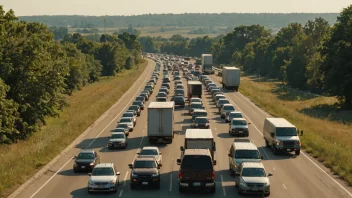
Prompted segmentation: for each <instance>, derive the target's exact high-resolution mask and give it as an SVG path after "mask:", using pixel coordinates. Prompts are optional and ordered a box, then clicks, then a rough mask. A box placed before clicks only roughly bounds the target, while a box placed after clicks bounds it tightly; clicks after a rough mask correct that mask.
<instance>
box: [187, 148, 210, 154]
mask: <svg viewBox="0 0 352 198" xmlns="http://www.w3.org/2000/svg"><path fill="white" fill-rule="evenodd" d="M184 155H210V152H209V149H186V150H185V152H184Z"/></svg>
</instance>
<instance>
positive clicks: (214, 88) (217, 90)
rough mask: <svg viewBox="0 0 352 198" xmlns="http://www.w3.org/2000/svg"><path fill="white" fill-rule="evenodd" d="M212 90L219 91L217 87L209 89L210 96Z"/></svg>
mask: <svg viewBox="0 0 352 198" xmlns="http://www.w3.org/2000/svg"><path fill="white" fill-rule="evenodd" d="M214 89H216V91H219V87H209V90H208V91H209V92H210V94H211V91H213V90H214Z"/></svg>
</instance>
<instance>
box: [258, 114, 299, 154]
mask: <svg viewBox="0 0 352 198" xmlns="http://www.w3.org/2000/svg"><path fill="white" fill-rule="evenodd" d="M263 135H264V140H265V145H266V147H268V148H270V147H271V148H272V149H273V153H274V154H277V153H278V151H287V152H291V151H295V154H296V155H299V154H300V151H301V141H300V140H299V136H298V131H297V129H296V127H295V126H294V125H293V124H291V123H290V122H288V121H287V120H286V119H284V118H265V121H264V129H263ZM302 135H303V131H302Z"/></svg>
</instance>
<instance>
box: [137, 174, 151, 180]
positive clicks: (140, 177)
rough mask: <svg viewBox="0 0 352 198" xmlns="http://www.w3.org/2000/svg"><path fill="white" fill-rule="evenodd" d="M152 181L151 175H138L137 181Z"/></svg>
mask: <svg viewBox="0 0 352 198" xmlns="http://www.w3.org/2000/svg"><path fill="white" fill-rule="evenodd" d="M151 179H152V176H151V175H138V180H139V181H149V180H151Z"/></svg>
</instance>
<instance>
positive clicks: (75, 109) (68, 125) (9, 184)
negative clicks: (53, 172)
mask: <svg viewBox="0 0 352 198" xmlns="http://www.w3.org/2000/svg"><path fill="white" fill-rule="evenodd" d="M147 64H148V61H145V62H144V63H142V64H141V65H139V66H138V67H134V68H133V69H131V70H126V71H123V72H122V73H120V74H118V75H117V76H115V77H110V78H107V77H102V78H101V79H100V81H99V82H97V83H94V84H91V85H88V86H86V87H83V88H82V90H81V91H76V92H74V94H73V95H72V96H70V97H68V98H67V100H68V103H69V105H70V106H69V107H67V108H65V109H64V111H63V112H62V113H60V117H59V118H48V119H47V125H46V126H45V127H43V128H42V129H41V131H38V132H36V133H34V134H33V135H32V136H31V137H30V138H29V139H28V140H27V141H20V142H18V143H17V144H13V145H0V155H1V163H0V178H1V182H0V197H7V196H8V195H9V194H10V193H11V192H13V191H14V190H15V189H16V188H18V187H19V186H20V185H21V184H22V183H24V182H25V181H27V180H28V179H29V178H30V177H32V176H33V175H34V174H35V173H36V172H37V171H38V170H40V169H41V168H42V167H43V166H44V165H46V164H47V163H48V162H50V161H51V160H52V159H53V158H54V157H55V156H56V155H58V154H59V153H60V152H61V151H62V150H63V149H65V148H66V147H67V146H68V145H69V144H70V143H71V142H72V141H73V140H74V139H75V138H77V137H78V136H79V135H80V134H81V133H82V132H83V131H84V130H85V129H87V128H88V127H89V126H90V125H91V124H93V123H94V121H95V120H97V119H98V118H99V117H100V116H101V115H102V114H103V113H104V112H105V111H106V110H107V109H109V108H110V107H111V106H112V105H113V104H114V103H115V102H116V101H117V100H118V99H119V98H120V97H121V96H122V95H123V93H124V92H126V91H127V90H128V89H129V88H130V86H131V85H133V83H134V82H135V81H136V80H137V79H138V77H139V76H140V75H141V74H142V73H143V71H144V70H145V68H146V66H147Z"/></svg>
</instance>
